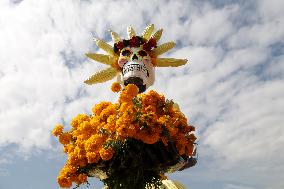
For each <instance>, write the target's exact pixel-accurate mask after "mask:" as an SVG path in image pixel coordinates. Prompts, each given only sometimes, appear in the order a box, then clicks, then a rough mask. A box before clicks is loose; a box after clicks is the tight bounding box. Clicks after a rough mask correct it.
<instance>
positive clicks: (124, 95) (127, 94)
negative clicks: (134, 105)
mask: <svg viewBox="0 0 284 189" xmlns="http://www.w3.org/2000/svg"><path fill="white" fill-rule="evenodd" d="M138 92H139V89H138V87H137V86H136V85H134V84H129V85H127V86H126V87H125V88H124V90H123V91H122V92H121V94H120V97H119V102H120V103H122V102H131V101H132V99H133V98H134V97H135V96H137V94H138Z"/></svg>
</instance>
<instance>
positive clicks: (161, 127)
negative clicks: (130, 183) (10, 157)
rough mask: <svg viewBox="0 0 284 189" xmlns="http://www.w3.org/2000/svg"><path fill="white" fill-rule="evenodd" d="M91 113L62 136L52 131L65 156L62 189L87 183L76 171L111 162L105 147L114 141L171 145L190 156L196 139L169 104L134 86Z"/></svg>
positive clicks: (58, 130) (60, 130) (60, 128)
mask: <svg viewBox="0 0 284 189" xmlns="http://www.w3.org/2000/svg"><path fill="white" fill-rule="evenodd" d="M92 113H93V114H92V115H91V116H90V115H86V114H79V115H78V116H77V117H75V118H73V120H72V122H71V126H72V128H71V130H70V131H68V132H63V126H61V125H57V126H56V127H55V128H54V130H53V135H54V136H57V137H59V141H60V143H61V144H62V145H63V146H64V152H65V153H66V154H67V155H68V160H67V163H66V164H65V166H64V167H63V168H62V170H61V171H60V174H59V176H58V183H59V185H60V186H61V187H63V188H69V187H71V186H72V183H73V182H74V183H76V184H77V185H80V184H82V183H85V182H87V175H86V174H82V173H79V172H78V170H79V168H82V167H84V166H87V165H89V164H96V163H98V162H99V161H108V160H111V158H112V157H113V155H114V154H115V149H114V148H113V147H112V146H111V145H106V144H107V143H111V142H114V141H124V140H125V139H127V138H134V139H137V140H141V141H143V142H144V143H146V144H154V143H156V142H158V141H162V142H163V144H164V145H165V146H167V145H168V142H169V141H171V142H174V144H175V146H176V148H177V150H178V153H179V155H186V156H192V153H193V148H194V141H195V140H196V137H195V136H194V134H192V133H191V132H192V131H194V130H195V128H194V127H193V126H190V125H188V120H187V119H186V117H185V116H184V114H183V113H182V112H180V111H179V110H178V109H177V108H175V106H174V103H173V102H172V101H170V100H166V99H165V97H164V96H163V95H160V94H158V93H157V92H155V91H150V92H148V93H146V94H138V88H137V87H136V86H135V85H132V84H130V85H127V86H126V87H125V88H124V90H123V91H122V92H121V94H120V97H119V100H118V102H117V103H114V104H113V103H111V102H101V103H99V104H97V105H95V106H94V107H93V108H92Z"/></svg>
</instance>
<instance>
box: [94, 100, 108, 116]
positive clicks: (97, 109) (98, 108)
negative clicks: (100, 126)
mask: <svg viewBox="0 0 284 189" xmlns="http://www.w3.org/2000/svg"><path fill="white" fill-rule="evenodd" d="M109 105H111V102H101V103H99V104H97V105H95V106H94V107H93V108H92V112H93V113H94V114H95V115H97V116H99V115H100V113H101V112H102V111H103V109H105V108H106V107H108V106H109Z"/></svg>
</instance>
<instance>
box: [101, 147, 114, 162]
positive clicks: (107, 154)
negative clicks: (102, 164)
mask: <svg viewBox="0 0 284 189" xmlns="http://www.w3.org/2000/svg"><path fill="white" fill-rule="evenodd" d="M113 154H114V149H112V148H111V147H109V148H107V149H105V148H102V149H101V150H100V156H101V158H102V159H103V160H105V161H107V160H110V159H111V158H112V156H113Z"/></svg>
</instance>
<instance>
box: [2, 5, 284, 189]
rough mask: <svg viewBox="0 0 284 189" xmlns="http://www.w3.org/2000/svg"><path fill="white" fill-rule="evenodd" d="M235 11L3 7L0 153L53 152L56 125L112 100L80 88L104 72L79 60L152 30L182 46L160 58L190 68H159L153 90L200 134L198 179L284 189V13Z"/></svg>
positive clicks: (104, 91)
mask: <svg viewBox="0 0 284 189" xmlns="http://www.w3.org/2000/svg"><path fill="white" fill-rule="evenodd" d="M241 2H242V1H240V2H235V3H234V2H233V3H230V5H224V6H214V5H213V3H212V2H211V1H207V2H202V3H200V2H199V3H198V2H197V1H151V3H146V2H143V3H141V2H140V1H99V2H92V1H68V0H62V1H56V3H55V2H54V1H35V0H25V1H22V2H17V3H16V4H14V3H15V2H14V3H13V2H12V1H1V2H0V41H1V43H0V52H1V54H0V68H1V69H0V89H1V91H0V149H1V148H5V146H9V145H11V144H13V145H15V146H18V148H19V150H18V151H21V152H24V154H25V155H29V154H30V153H31V152H32V151H33V150H42V149H49V150H52V149H53V148H55V147H54V144H52V142H51V141H52V140H51V139H50V137H51V136H50V131H51V129H52V128H53V125H54V124H55V123H58V122H62V121H65V122H67V123H68V122H69V121H70V119H71V118H72V117H73V116H75V115H76V114H77V113H82V112H90V108H91V106H92V105H93V104H95V103H97V102H99V101H100V100H110V101H113V100H115V98H116V95H114V94H112V93H111V92H110V90H109V86H110V84H111V82H108V83H106V84H105V85H96V86H92V87H90V86H85V85H84V84H83V82H82V81H83V80H84V78H86V77H87V76H89V74H91V73H92V72H94V71H96V70H98V69H99V68H102V67H103V66H101V65H99V64H97V63H94V62H92V61H90V60H87V59H86V58H85V57H84V53H85V52H88V51H96V50H97V49H96V47H94V43H93V42H92V37H93V36H92V35H95V36H96V37H98V38H103V39H105V40H110V38H109V36H108V34H106V31H107V29H110V28H111V29H113V30H115V31H117V32H118V33H120V34H121V36H122V37H126V26H127V25H129V24H131V25H133V26H134V28H137V33H140V32H142V29H143V28H144V27H145V26H146V25H147V24H148V23H154V24H156V26H157V28H159V27H163V28H164V29H165V30H164V35H163V37H162V39H161V43H162V42H165V41H169V40H175V41H177V42H178V47H177V48H176V50H175V51H172V52H170V53H169V54H167V55H166V56H169V57H179V58H187V59H189V61H190V64H188V65H186V66H184V67H182V68H164V69H163V68H159V69H157V71H156V73H157V79H156V83H155V85H154V86H153V87H152V88H153V89H156V90H158V91H159V92H163V93H165V95H166V97H168V98H172V99H174V100H175V101H177V102H178V103H179V104H180V106H181V109H182V110H183V111H184V112H185V114H186V115H187V116H188V117H189V118H190V121H191V123H193V124H194V125H196V126H197V134H198V136H199V143H200V148H199V149H200V150H199V152H200V156H201V157H202V159H203V160H204V161H208V162H210V163H208V164H205V163H203V162H200V164H201V165H202V166H203V167H202V168H201V169H200V170H198V171H197V172H196V175H198V176H199V179H200V180H202V179H204V180H205V179H206V180H207V181H212V182H214V181H218V182H224V183H225V184H227V185H224V188H230V189H233V188H234V189H236V188H256V187H255V186H258V187H257V188H261V187H262V188H265V187H266V188H268V186H269V185H270V184H273V186H275V187H274V188H281V186H282V185H283V184H282V185H281V180H282V179H284V178H283V176H281V173H282V172H283V170H284V167H283V166H282V165H283V163H284V162H283V159H284V154H283V152H282V146H283V144H284V140H283V135H284V131H283V124H282V123H283V121H284V120H283V113H284V112H283V108H282V107H283V106H284V101H283V96H284V85H283V73H284V67H283V61H284V58H283V46H284V45H283V38H284V31H283V28H284V26H283V22H282V20H283V19H284V14H283V12H284V11H283V8H282V7H283V6H282V5H281V3H282V2H281V1H277V0H275V1H258V2H257V4H253V3H251V4H250V5H249V6H248V7H249V8H251V7H252V10H250V9H249V8H244V6H245V5H243V4H242V3H241ZM254 3H255V2H254ZM250 11H253V13H251V12H250ZM247 15H250V16H252V15H253V18H247V17H246V16H247ZM240 20H241V21H240ZM242 21H243V22H244V23H242ZM3 52H4V53H3ZM18 151H17V152H18ZM7 153H15V152H14V151H13V152H9V151H7ZM0 156H2V153H1V155H0ZM9 157H10V156H9ZM5 158H6V156H3V157H2V158H0V159H2V160H0V164H1V161H3V162H4V161H5ZM6 159H7V158H6ZM217 169H218V170H217ZM228 172H230V173H231V175H233V176H232V177H231V176H230V174H227V173H228ZM268 172H271V174H270V175H269V176H267V179H264V178H266V174H267V173H268ZM240 174H241V175H242V176H241V177H238V176H237V175H240ZM217 176H218V178H217ZM246 177H247V178H246ZM259 178H262V179H260V180H261V181H259V182H258V180H259ZM228 183H240V184H228Z"/></svg>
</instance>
